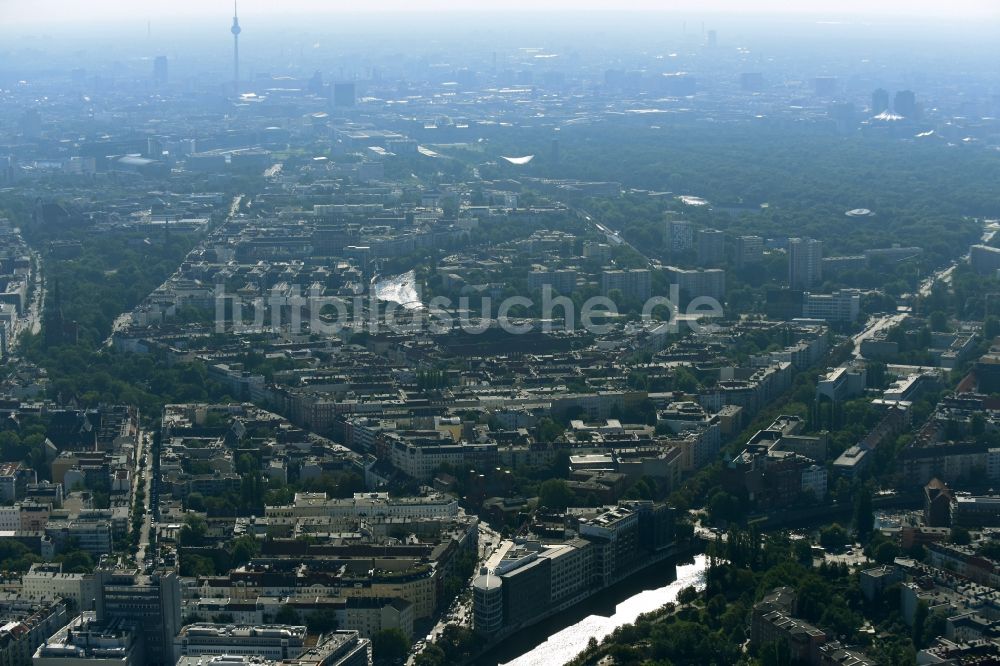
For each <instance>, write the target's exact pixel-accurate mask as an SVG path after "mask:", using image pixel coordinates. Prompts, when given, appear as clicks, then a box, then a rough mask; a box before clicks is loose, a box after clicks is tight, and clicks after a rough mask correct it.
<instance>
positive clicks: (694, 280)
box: [666, 266, 726, 300]
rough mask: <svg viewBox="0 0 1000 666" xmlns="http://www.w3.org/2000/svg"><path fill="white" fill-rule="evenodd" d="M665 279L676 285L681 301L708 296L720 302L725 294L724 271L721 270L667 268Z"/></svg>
mask: <svg viewBox="0 0 1000 666" xmlns="http://www.w3.org/2000/svg"><path fill="white" fill-rule="evenodd" d="M666 271H667V279H668V281H669V282H671V283H673V284H676V285H677V288H678V289H679V290H680V292H681V298H682V299H685V298H686V299H692V298H698V297H699V296H708V297H710V298H714V299H717V300H721V299H722V298H723V297H724V296H725V294H726V271H724V270H722V269H721V268H703V269H685V268H677V267H675V266H667V267H666Z"/></svg>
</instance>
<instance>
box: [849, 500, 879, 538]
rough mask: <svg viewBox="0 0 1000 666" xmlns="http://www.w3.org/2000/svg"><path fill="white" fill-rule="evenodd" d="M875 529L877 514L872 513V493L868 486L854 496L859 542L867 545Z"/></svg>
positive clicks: (855, 525)
mask: <svg viewBox="0 0 1000 666" xmlns="http://www.w3.org/2000/svg"><path fill="white" fill-rule="evenodd" d="M874 529H875V514H874V512H873V511H872V492H871V489H869V488H868V487H867V486H864V487H862V488H861V489H860V490H858V493H857V495H855V496H854V531H855V532H857V534H858V540H859V541H861V542H862V543H865V542H866V541H867V540H868V538H869V537H870V536H871V534H872V531H874Z"/></svg>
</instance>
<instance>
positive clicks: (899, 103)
mask: <svg viewBox="0 0 1000 666" xmlns="http://www.w3.org/2000/svg"><path fill="white" fill-rule="evenodd" d="M892 110H893V111H894V112H895V113H896V115H897V116H903V117H904V118H908V119H910V120H916V119H917V116H918V115H919V109H918V108H917V96H916V95H914V94H913V91H912V90H900V91H899V92H897V93H896V96H895V97H894V98H893V100H892Z"/></svg>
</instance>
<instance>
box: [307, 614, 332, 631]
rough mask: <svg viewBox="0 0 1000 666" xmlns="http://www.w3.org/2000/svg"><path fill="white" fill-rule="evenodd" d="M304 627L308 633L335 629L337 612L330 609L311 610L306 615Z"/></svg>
mask: <svg viewBox="0 0 1000 666" xmlns="http://www.w3.org/2000/svg"><path fill="white" fill-rule="evenodd" d="M306 628H307V629H309V633H310V634H325V633H327V632H329V631H336V630H337V614H336V613H335V612H334V611H333V610H331V609H323V610H317V611H313V612H312V613H309V614H308V615H306Z"/></svg>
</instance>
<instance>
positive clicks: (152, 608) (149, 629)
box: [95, 570, 181, 664]
mask: <svg viewBox="0 0 1000 666" xmlns="http://www.w3.org/2000/svg"><path fill="white" fill-rule="evenodd" d="M97 575H98V576H99V577H100V582H101V587H100V590H99V592H98V597H97V599H96V608H95V612H96V618H97V620H98V621H99V622H101V623H104V624H109V625H110V624H112V623H114V622H125V623H130V624H131V625H132V626H133V627H134V628H135V632H136V636H137V638H138V639H139V640H140V641H141V643H142V649H143V658H144V659H145V661H144V662H142V663H145V664H172V663H173V662H174V651H173V644H174V636H176V635H177V632H178V631H180V628H181V590H180V583H179V582H178V578H177V574H176V573H173V572H170V573H158V574H151V575H142V574H138V573H124V572H111V571H107V570H101V571H98V572H97Z"/></svg>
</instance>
